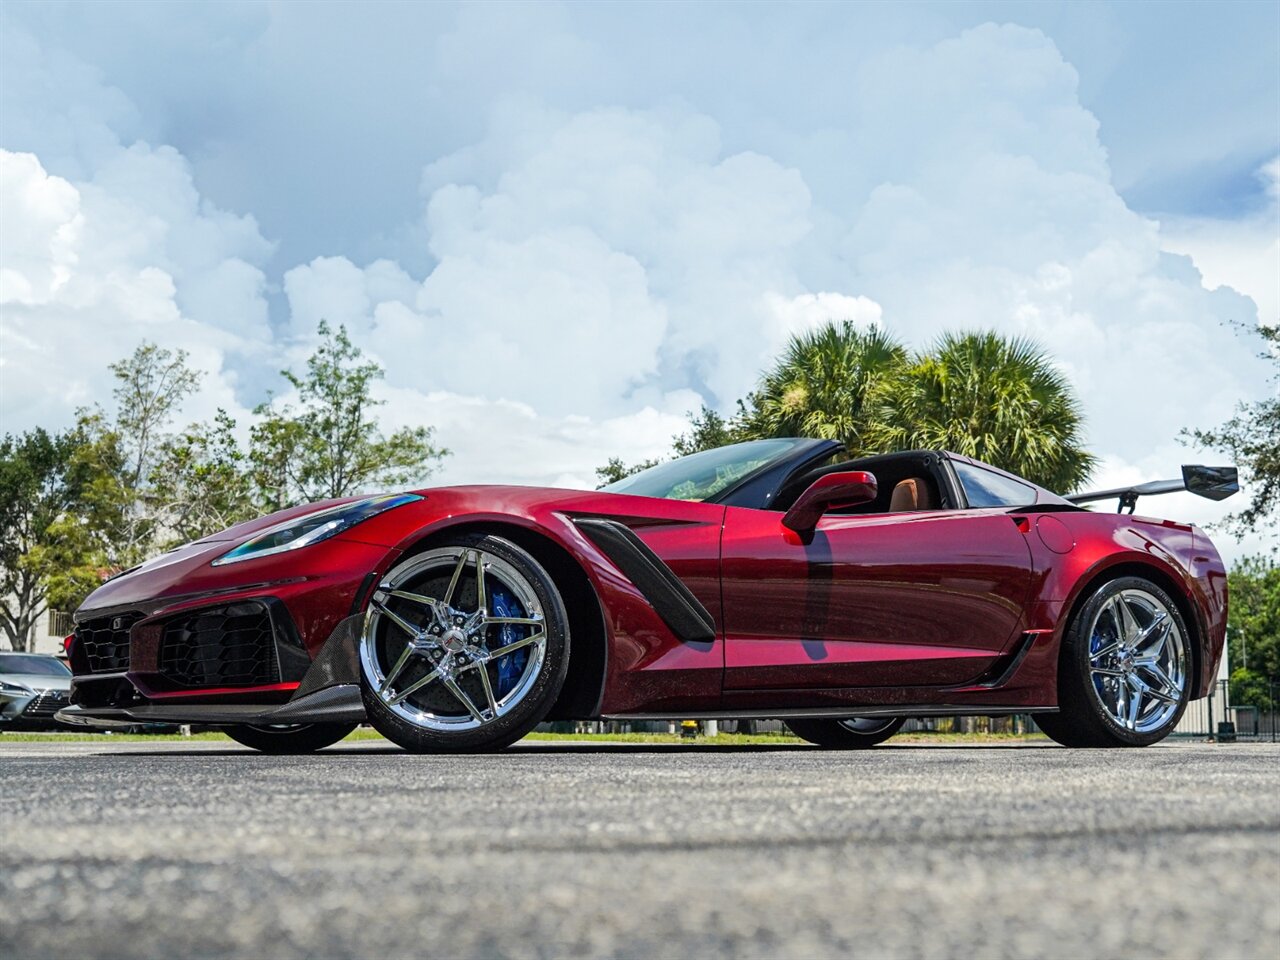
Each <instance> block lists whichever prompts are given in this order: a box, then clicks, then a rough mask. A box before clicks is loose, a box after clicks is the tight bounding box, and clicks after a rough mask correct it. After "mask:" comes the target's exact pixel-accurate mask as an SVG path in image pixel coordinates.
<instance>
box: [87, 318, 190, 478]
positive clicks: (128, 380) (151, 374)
mask: <svg viewBox="0 0 1280 960" xmlns="http://www.w3.org/2000/svg"><path fill="white" fill-rule="evenodd" d="M187 359H188V354H187V351H185V350H178V351H176V352H175V351H173V350H166V349H164V348H163V347H158V346H156V345H155V344H154V343H147V342H145V341H144V342H143V343H142V345H141V346H139V347H138V348H137V349H136V350H134V351H133V354H132V356H130V357H128V358H127V359H125V360H119V361H117V362H116V363H113V364H111V365H110V367H109V369H110V370H111V372H112V373H113V374H114V375H115V378H116V387H115V390H114V391H113V395H114V396H115V399H116V421H115V432H116V433H117V434H118V435H119V438H120V443H121V445H122V447H123V450H124V452H125V455H126V456H127V458H128V462H127V469H126V472H125V474H124V476H123V477H122V480H123V482H124V483H125V484H126V485H127V486H128V487H129V489H131V490H142V489H143V487H144V485H145V484H146V483H147V481H148V480H149V478H150V476H151V472H152V470H153V469H154V468H155V463H156V458H157V456H158V455H159V451H160V450H161V448H162V447H163V446H164V443H165V441H166V439H167V436H166V434H165V431H166V430H167V428H168V426H169V423H170V422H171V421H172V419H173V414H174V411H175V410H176V409H177V408H178V407H179V406H180V405H181V403H182V401H183V400H185V399H186V398H187V397H189V396H190V395H191V394H193V393H194V392H195V391H196V389H197V388H198V387H199V386H200V378H201V374H200V373H199V372H198V371H195V370H192V369H191V368H190V367H189V366H187Z"/></svg>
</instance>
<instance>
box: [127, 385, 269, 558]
mask: <svg viewBox="0 0 1280 960" xmlns="http://www.w3.org/2000/svg"><path fill="white" fill-rule="evenodd" d="M235 429H236V421H235V420H234V419H233V418H232V417H231V416H230V415H229V414H228V413H227V412H226V411H225V410H219V411H218V414H217V416H216V417H215V418H214V422H213V424H212V425H209V424H203V423H196V424H192V425H191V426H190V427H188V428H187V429H186V430H184V431H183V432H182V433H180V434H178V435H177V436H174V437H169V438H167V439H166V440H165V441H164V442H163V443H162V444H161V445H160V448H159V450H158V454H157V458H156V464H155V466H154V467H153V469H152V471H151V477H150V483H151V499H152V502H153V504H154V507H155V510H156V512H157V515H158V517H159V521H160V529H161V535H162V537H163V539H164V544H163V545H164V546H170V547H172V546H177V545H178V544H182V543H187V542H188V541H191V540H199V539H200V538H201V537H206V536H208V535H209V534H211V533H216V532H217V531H219V530H223V529H225V528H226V527H229V526H232V525H233V524H236V523H240V522H241V521H243V520H249V519H252V518H253V517H255V516H257V515H258V513H259V512H260V510H259V508H258V504H257V501H256V500H255V497H254V488H253V482H252V478H251V476H250V473H249V469H248V458H247V457H246V456H245V454H244V452H243V451H241V449H240V445H239V443H238V442H237V440H236V435H235Z"/></svg>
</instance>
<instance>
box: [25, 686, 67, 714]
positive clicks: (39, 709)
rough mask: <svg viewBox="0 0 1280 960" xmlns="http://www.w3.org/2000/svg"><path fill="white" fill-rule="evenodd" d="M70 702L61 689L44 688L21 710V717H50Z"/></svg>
mask: <svg viewBox="0 0 1280 960" xmlns="http://www.w3.org/2000/svg"><path fill="white" fill-rule="evenodd" d="M70 703H71V701H70V700H69V699H68V698H67V694H66V693H65V692H63V691H62V690H46V691H45V692H44V693H42V694H39V695H38V696H37V697H36V698H35V699H34V700H32V701H30V702H29V703H28V704H27V708H26V709H25V710H23V711H22V718H23V719H24V720H43V719H45V718H47V717H52V716H53V715H54V714H55V713H57V712H58V711H59V710H61V709H62V708H63V707H66V706H68V705H69V704H70Z"/></svg>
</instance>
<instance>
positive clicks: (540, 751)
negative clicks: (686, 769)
mask: <svg viewBox="0 0 1280 960" xmlns="http://www.w3.org/2000/svg"><path fill="white" fill-rule="evenodd" d="M1061 749H1062V748H1061V747H1059V746H1058V745H1057V744H1055V743H1051V742H1038V741H1034V742H1030V743H1027V742H1015V743H898V744H895V743H884V744H880V745H878V746H876V747H872V748H871V749H870V750H869V751H863V750H826V749H824V748H822V747H817V746H813V745H811V744H807V743H796V744H791V743H734V744H712V743H584V742H574V743H564V744H557V743H540V742H533V743H518V744H515V745H513V746H511V747H508V748H507V749H505V750H501V751H497V752H495V753H475V754H420V755H419V754H412V753H409V752H408V751H406V750H404V749H402V748H401V747H398V746H396V745H395V744H392V743H386V744H382V743H369V745H368V746H365V745H364V744H360V745H348V746H334V747H328V748H326V749H324V750H321V751H319V752H318V753H316V754H292V755H289V754H286V755H283V756H284V757H286V758H288V757H290V756H293V757H296V756H340V757H364V756H374V757H378V756H387V755H390V754H400V755H402V756H406V757H411V756H424V757H428V758H436V759H439V758H442V757H445V758H448V759H451V760H458V759H461V758H463V757H468V756H470V757H473V758H477V759H479V758H486V757H489V758H495V757H496V758H500V757H504V756H505V757H517V756H527V755H542V756H550V755H561V756H563V755H566V754H567V755H571V756H576V755H586V754H686V753H698V754H715V753H719V754H743V753H829V754H843V755H853V756H875V755H880V754H893V753H900V752H903V751H919V750H929V751H937V750H942V751H960V752H964V751H973V750H1061ZM95 755H97V756H115V757H151V758H157V757H183V758H186V757H248V756H259V757H263V758H266V759H275V758H277V757H278V756H280V755H275V754H265V753H259V752H258V751H256V750H252V749H249V748H248V747H215V748H204V749H190V748H179V749H142V750H104V751H102V752H100V753H97V754H95Z"/></svg>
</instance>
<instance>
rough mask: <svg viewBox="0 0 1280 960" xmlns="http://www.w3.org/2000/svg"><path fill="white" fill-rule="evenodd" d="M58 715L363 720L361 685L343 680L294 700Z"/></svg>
mask: <svg viewBox="0 0 1280 960" xmlns="http://www.w3.org/2000/svg"><path fill="white" fill-rule="evenodd" d="M58 719H59V720H61V721H62V722H63V723H71V724H75V725H77V726H83V727H120V726H131V725H133V724H135V723H196V724H213V725H218V724H239V723H247V724H253V725H255V726H261V725H265V724H276V723H363V722H364V720H365V713H364V701H363V700H361V699H360V686H359V684H355V683H341V684H337V685H335V686H330V687H325V688H323V689H321V690H317V691H315V692H314V693H308V694H305V695H303V696H301V697H295V698H294V699H292V700H290V701H289V702H288V703H277V704H260V703H259V704H249V703H225V704H219V703H183V704H173V705H167V704H163V703H143V704H138V705H137V706H129V707H81V706H71V707H67V708H66V709H65V710H60V711H58Z"/></svg>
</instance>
